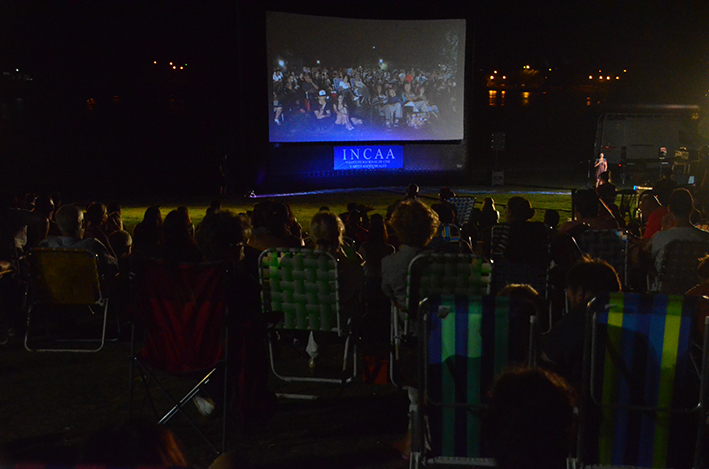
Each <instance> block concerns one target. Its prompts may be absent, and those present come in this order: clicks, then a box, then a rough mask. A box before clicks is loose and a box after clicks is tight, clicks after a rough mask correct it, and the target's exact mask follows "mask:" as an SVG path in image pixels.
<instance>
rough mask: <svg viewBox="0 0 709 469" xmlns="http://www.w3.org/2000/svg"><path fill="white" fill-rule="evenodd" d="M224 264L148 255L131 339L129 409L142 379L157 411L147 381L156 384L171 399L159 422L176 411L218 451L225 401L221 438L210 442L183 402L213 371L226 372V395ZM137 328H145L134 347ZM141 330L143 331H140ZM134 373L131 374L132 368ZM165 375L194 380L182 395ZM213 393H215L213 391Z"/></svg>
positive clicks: (138, 287)
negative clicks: (180, 396) (136, 373)
mask: <svg viewBox="0 0 709 469" xmlns="http://www.w3.org/2000/svg"><path fill="white" fill-rule="evenodd" d="M225 274H226V265H225V264H224V263H212V264H184V263H180V264H176V263H168V262H162V261H157V260H149V261H147V262H146V264H145V266H144V267H143V269H142V272H140V273H139V274H138V276H137V281H136V294H137V302H138V305H139V308H138V317H137V318H135V323H136V324H134V332H133V334H132V339H131V352H132V360H131V376H130V412H132V410H133V398H134V391H135V390H134V387H135V385H136V383H137V382H138V381H142V382H143V383H144V385H145V396H146V399H147V400H149V401H150V403H151V406H152V408H153V410H154V411H155V414H156V416H158V417H159V416H160V414H161V412H159V411H158V409H157V406H156V402H155V399H153V396H152V394H151V392H150V385H151V384H155V385H157V387H159V388H160V389H161V390H162V391H163V392H164V394H165V395H166V396H167V398H168V399H169V401H170V405H172V408H171V409H170V410H168V411H167V412H166V413H165V414H164V415H163V416H162V417H161V418H160V420H159V422H158V423H160V424H165V423H167V422H168V421H169V420H170V419H171V418H172V417H173V416H175V415H176V414H178V413H180V414H182V415H183V416H185V417H186V419H187V421H188V422H189V423H190V425H191V426H192V427H193V428H194V429H195V430H197V432H199V434H200V435H201V436H202V438H204V440H205V441H206V442H207V444H208V445H209V446H210V447H211V448H212V449H213V450H214V451H215V452H216V453H218V454H219V453H223V452H224V450H225V448H226V425H227V412H226V409H227V405H222V406H221V410H222V415H221V419H222V428H221V442H220V444H219V446H217V445H215V444H214V443H213V442H212V439H210V438H209V437H208V436H207V434H205V432H204V431H203V430H202V429H201V428H200V427H199V426H198V425H197V423H196V421H195V418H193V416H190V412H189V411H192V410H194V409H191V408H188V407H186V404H188V403H189V402H190V401H191V400H192V398H193V397H195V396H196V395H197V393H198V392H199V391H200V390H201V389H202V388H203V386H204V385H205V384H207V382H209V380H210V379H215V378H216V375H215V373H222V372H223V373H224V376H223V389H221V391H223V396H222V397H223V401H222V402H224V403H226V402H227V400H228V399H227V398H228V394H227V392H228V384H227V383H228V379H227V370H228V369H229V366H228V363H227V359H228V357H227V348H228V347H227V346H228V342H227V341H228V328H227V320H226V316H227V301H226V290H225V280H226V279H225ZM136 329H139V330H141V331H142V332H143V333H144V339H143V340H142V347H140V349H138V340H137V339H136V335H138V334H136ZM141 335H142V334H141ZM136 370H137V371H138V373H139V374H138V376H134V374H135V371H136ZM169 377H177V378H183V379H185V380H191V381H192V382H193V383H194V386H193V387H192V388H191V389H190V390H189V392H187V394H185V395H184V397H182V398H178V397H175V394H176V391H175V390H174V386H171V385H170V380H169ZM215 397H216V396H215Z"/></svg>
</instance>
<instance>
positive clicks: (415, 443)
mask: <svg viewBox="0 0 709 469" xmlns="http://www.w3.org/2000/svg"><path fill="white" fill-rule="evenodd" d="M460 304H464V305H466V306H467V307H468V308H470V307H471V305H479V306H478V307H479V308H480V312H479V313H478V314H479V319H480V322H479V323H477V327H478V328H477V329H476V325H475V324H476V323H475V322H473V323H470V322H468V321H463V323H465V325H464V326H463V327H464V328H465V327H467V328H469V329H468V333H467V335H465V336H464V339H465V344H458V339H459V338H460V337H459V336H458V334H455V341H456V343H455V344H449V345H448V346H446V345H445V344H441V349H442V352H444V351H446V350H447V351H449V353H454V354H455V355H456V356H457V355H458V352H459V351H460V350H461V348H469V347H471V346H472V347H476V348H477V353H480V355H479V357H480V358H482V354H485V355H486V356H487V357H490V356H493V355H494V356H495V357H496V359H495V362H494V363H493V364H492V365H493V366H492V368H490V369H489V370H488V371H490V372H491V375H490V376H478V378H480V381H479V389H478V390H477V391H476V392H475V394H477V395H478V397H479V396H480V395H481V394H484V393H485V392H486V388H487V386H486V385H485V383H487V384H491V383H492V381H493V380H494V377H495V376H497V375H498V374H499V373H501V372H502V371H503V370H504V368H506V367H507V366H509V365H510V364H511V362H512V360H511V358H512V357H510V356H509V353H510V346H511V345H512V344H511V341H510V337H509V333H510V331H512V328H513V327H514V324H513V321H512V319H513V318H512V314H510V313H511V312H512V310H513V308H520V307H521V306H522V305H526V304H527V302H525V301H524V300H520V299H515V298H509V297H498V296H491V295H486V296H465V295H463V296H451V295H434V296H432V297H427V298H424V299H423V300H422V301H421V303H420V304H419V310H418V322H417V326H418V328H419V332H420V336H421V337H420V342H419V359H418V364H419V375H420V379H419V382H420V383H421V384H420V387H419V392H418V401H417V402H416V403H415V404H414V405H413V406H412V414H413V415H412V423H413V425H412V429H413V431H412V453H411V465H410V467H411V468H419V467H422V466H425V467H428V466H435V465H443V466H445V467H448V466H449V465H455V466H465V467H472V466H474V467H480V466H484V467H494V466H495V461H494V459H492V458H490V457H479V456H475V457H471V456H459V455H453V456H451V455H443V454H441V455H434V454H431V453H430V451H431V450H430V449H428V446H427V444H426V443H427V438H428V437H431V438H433V437H436V436H440V435H431V433H432V432H431V429H430V428H427V422H428V418H427V415H426V409H428V408H430V407H435V408H439V409H441V410H443V409H449V410H453V411H455V410H462V411H465V412H466V414H467V413H476V414H478V415H479V414H480V413H481V412H482V411H483V410H484V409H485V408H486V405H485V403H484V402H482V400H481V401H480V402H478V403H471V402H460V401H458V400H457V398H458V397H459V396H458V394H460V393H461V390H464V391H465V394H466V395H468V396H467V397H470V396H469V394H470V392H471V388H470V386H469V384H468V383H469V378H471V376H470V375H468V374H467V372H468V371H469V370H468V369H467V368H466V370H465V372H466V373H465V376H462V375H460V374H458V373H455V376H453V379H454V380H456V382H459V383H460V385H459V386H456V391H455V393H454V394H456V397H454V398H453V401H451V402H443V401H436V400H434V399H433V398H432V397H431V396H430V393H429V389H430V385H431V377H430V374H429V367H430V365H431V363H429V358H430V357H429V351H430V350H429V341H430V335H431V334H430V333H431V331H432V326H431V323H432V322H436V323H437V325H439V326H440V327H443V322H444V321H445V320H446V319H447V318H448V317H449V315H450V314H457V312H456V311H455V308H456V305H460ZM528 306H529V307H530V308H533V305H531V304H529V305H528ZM470 311H471V310H470V309H467V310H466V313H467V314H470ZM519 312H520V313H521V311H519ZM491 314H492V315H493V317H492V318H490V315H491ZM483 316H485V318H484V317H483ZM493 324H494V326H492V325H493ZM528 324H529V330H528V337H529V346H528V349H527V351H526V354H527V357H526V362H524V364H525V365H527V366H535V365H536V355H537V345H536V342H537V330H536V316H534V315H530V318H529V322H528ZM460 325H461V323H460V322H459V321H457V320H456V321H454V322H453V325H451V326H450V327H455V328H456V329H457V328H458V327H459V326H460ZM490 327H494V329H495V332H494V333H493V334H488V333H489V331H488V332H484V331H483V329H485V330H487V329H488V328H490ZM498 328H499V331H507V334H508V335H507V336H506V337H504V333H503V334H502V335H501V334H500V333H499V332H498ZM520 332H524V331H520ZM471 334H479V335H478V336H475V335H471ZM485 335H487V336H488V339H487V340H492V341H493V343H489V342H486V345H483V340H484V339H483V337H484V336H485ZM444 337H445V334H442V335H441V337H440V338H441V340H445V339H444ZM502 337H504V338H503V339H502V341H501V342H498V339H500V338H502ZM451 345H452V346H451ZM459 345H460V346H459ZM500 347H501V348H502V349H504V351H503V350H501V349H499V348H500ZM492 349H494V350H495V352H491V350H492ZM453 351H454V352H453ZM444 353H445V352H444ZM468 353H470V350H468ZM474 353H475V352H474ZM498 355H499V357H500V359H499V360H497V358H498ZM447 363H448V371H449V372H451V373H454V372H455V371H456V370H455V369H453V367H452V365H451V364H450V362H447ZM442 365H443V363H441V366H442ZM483 368H485V369H488V367H487V366H486V367H483ZM456 378H458V379H456ZM449 397H450V396H449ZM468 424H469V423H468ZM473 438H475V431H473ZM464 443H465V446H466V447H468V451H469V450H470V447H469V446H470V445H473V447H474V446H477V445H479V441H469V440H468V439H466V440H465V441H464ZM441 444H442V445H444V446H448V451H446V450H443V448H442V450H443V451H446V452H449V451H453V452H454V453H457V450H453V449H451V448H450V442H449V443H448V444H447V445H445V444H444V442H443V441H442V440H441ZM454 446H455V447H456V448H458V449H459V447H460V444H456V445H454Z"/></svg>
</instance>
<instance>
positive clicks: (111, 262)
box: [38, 204, 118, 280]
mask: <svg viewBox="0 0 709 469" xmlns="http://www.w3.org/2000/svg"><path fill="white" fill-rule="evenodd" d="M56 221H57V225H59V229H60V230H61V235H60V236H48V237H46V238H44V239H43V240H42V241H40V243H39V245H38V246H39V247H47V248H60V249H83V250H86V251H89V252H92V253H94V254H96V256H97V257H98V272H99V274H100V275H101V276H103V277H104V279H105V280H109V279H111V278H112V277H113V276H114V275H115V274H116V272H117V271H118V261H117V260H116V258H115V257H114V256H113V254H112V253H111V252H110V251H109V250H108V249H107V248H106V246H105V245H104V244H103V243H102V242H101V241H99V240H97V239H94V238H84V213H83V212H82V211H81V209H80V208H79V207H77V206H76V205H73V204H71V205H62V206H61V207H60V208H59V210H57V213H56Z"/></svg>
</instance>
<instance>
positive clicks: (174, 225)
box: [156, 209, 204, 263]
mask: <svg viewBox="0 0 709 469" xmlns="http://www.w3.org/2000/svg"><path fill="white" fill-rule="evenodd" d="M156 257H157V258H158V259H163V260H166V261H170V262H192V263H199V262H202V261H203V260H204V255H203V254H202V251H201V250H200V249H199V247H197V242H196V241H195V239H194V225H192V221H191V220H190V218H189V215H188V214H187V212H186V211H185V210H179V209H176V210H173V211H171V212H170V213H168V214H167V215H166V216H165V222H164V223H163V240H162V243H160V244H159V245H158V247H157V254H156Z"/></svg>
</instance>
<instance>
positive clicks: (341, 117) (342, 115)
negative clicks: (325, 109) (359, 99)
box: [335, 94, 362, 130]
mask: <svg viewBox="0 0 709 469" xmlns="http://www.w3.org/2000/svg"><path fill="white" fill-rule="evenodd" d="M335 115H336V116H337V119H336V120H335V124H337V125H344V126H345V127H346V128H347V130H353V129H354V125H352V124H356V125H361V124H362V119H359V118H357V117H352V118H350V110H349V107H348V106H347V102H346V101H345V95H343V94H338V95H337V103H336V104H335Z"/></svg>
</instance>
